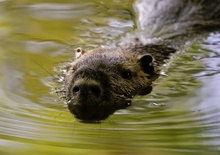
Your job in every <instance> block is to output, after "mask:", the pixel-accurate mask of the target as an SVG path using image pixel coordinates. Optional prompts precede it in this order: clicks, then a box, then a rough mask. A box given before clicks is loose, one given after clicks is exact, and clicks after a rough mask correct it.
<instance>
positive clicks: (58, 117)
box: [0, 0, 220, 155]
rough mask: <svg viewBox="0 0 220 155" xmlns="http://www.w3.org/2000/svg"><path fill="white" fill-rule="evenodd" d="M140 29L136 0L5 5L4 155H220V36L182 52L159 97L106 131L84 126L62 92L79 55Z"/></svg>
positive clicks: (1, 45) (0, 82) (13, 1)
mask: <svg viewBox="0 0 220 155" xmlns="http://www.w3.org/2000/svg"><path fill="white" fill-rule="evenodd" d="M135 29H136V23H135V14H134V11H133V9H132V2H131V1H122V0H110V1H98V0H85V1H79V0H74V1H70V0H63V1H62V2H61V1H58V0H53V1H51V0H41V1H34V0H32V1H28V0H18V1H17V0H1V1H0V154H1V155H23V154H30V155H32V154H33V155H35V154H42V155H47V154H48V155H49V154H53V155H55V154H57V155H60V154H62V155H73V154H76V155H80V154H96V155H113V154H114V155H125V154H126V155H127V154H146V155H171V154H173V155H185V154H190V155H191V154H192V155H197V154H202V155H203V154H204V155H207V154H216V155H217V154H219V153H220V113H219V111H220V104H219V103H220V102H219V101H220V88H219V87H220V74H219V73H220V50H219V49H220V33H218V32H215V33H212V34H207V35H204V36H202V37H200V38H199V39H198V40H197V41H196V42H192V43H191V44H190V45H189V46H187V47H186V48H184V49H182V50H181V51H180V52H179V53H178V54H177V55H176V56H174V58H173V59H172V62H171V63H170V64H169V68H168V69H167V70H166V71H165V73H166V75H164V76H162V77H160V79H158V80H157V81H156V82H155V86H154V90H153V92H152V93H151V94H150V95H147V96H144V97H136V98H135V99H134V102H133V105H132V106H131V107H129V108H128V109H126V110H120V111H117V112H116V113H115V114H114V115H112V116H111V117H110V118H108V119H107V120H105V121H103V122H102V123H101V124H84V123H80V122H78V121H77V120H75V119H74V117H73V116H72V115H71V114H70V113H69V111H68V110H67V108H66V106H65V104H64V103H63V102H62V101H61V100H60V99H59V98H58V97H57V95H56V94H55V93H54V88H55V87H57V86H59V85H60V84H59V83H58V82H57V79H59V75H58V73H59V69H60V68H62V66H63V63H65V62H68V61H71V60H73V57H74V54H73V49H74V48H75V47H78V46H83V47H86V48H92V47H96V46H100V45H102V44H103V45H106V44H110V43H112V42H114V40H119V38H121V37H124V36H126V33H130V32H132V31H134V30H135Z"/></svg>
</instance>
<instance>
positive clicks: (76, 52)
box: [75, 47, 85, 59]
mask: <svg viewBox="0 0 220 155" xmlns="http://www.w3.org/2000/svg"><path fill="white" fill-rule="evenodd" d="M84 53H85V51H84V50H83V49H82V48H80V47H79V48H77V49H75V59H79V58H80V57H81V56H82V55H83V54H84Z"/></svg>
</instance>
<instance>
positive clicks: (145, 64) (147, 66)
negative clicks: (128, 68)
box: [138, 54, 154, 74]
mask: <svg viewBox="0 0 220 155" xmlns="http://www.w3.org/2000/svg"><path fill="white" fill-rule="evenodd" d="M138 62H139V64H140V67H141V69H142V70H143V71H144V72H145V73H147V74H151V73H153V72H154V67H153V66H152V62H153V57H152V56H151V55H149V54H147V55H142V56H140V57H139V58H138Z"/></svg>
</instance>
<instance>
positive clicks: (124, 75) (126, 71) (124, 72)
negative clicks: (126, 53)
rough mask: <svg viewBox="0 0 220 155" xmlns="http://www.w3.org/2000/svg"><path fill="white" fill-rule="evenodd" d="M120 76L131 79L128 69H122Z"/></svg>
mask: <svg viewBox="0 0 220 155" xmlns="http://www.w3.org/2000/svg"><path fill="white" fill-rule="evenodd" d="M122 77H123V78H125V79H131V78H132V72H131V71H130V70H124V71H122Z"/></svg>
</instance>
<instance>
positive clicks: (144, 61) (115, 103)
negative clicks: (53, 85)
mask: <svg viewBox="0 0 220 155" xmlns="http://www.w3.org/2000/svg"><path fill="white" fill-rule="evenodd" d="M80 51H82V50H80V49H78V50H77V52H79V53H78V55H77V59H76V60H75V61H74V62H73V63H71V64H70V66H69V68H68V70H67V73H66V76H65V91H66V96H65V97H66V100H67V103H68V108H69V110H70V112H71V113H73V114H74V116H75V117H76V118H78V119H80V120H82V121H86V122H94V121H100V120H103V119H106V118H107V117H108V116H109V115H111V114H113V113H114V112H115V111H116V110H118V109H123V108H126V107H128V106H130V105H131V99H132V98H133V96H135V95H138V94H139V95H145V94H148V93H150V92H151V90H152V86H151V83H152V81H153V80H155V79H156V78H157V77H158V74H156V72H155V70H154V67H153V57H152V56H151V55H149V54H147V53H144V54H141V53H136V52H134V51H129V50H128V49H120V48H119V49H95V50H93V51H88V52H84V51H83V53H80ZM84 53H85V54H84Z"/></svg>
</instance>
